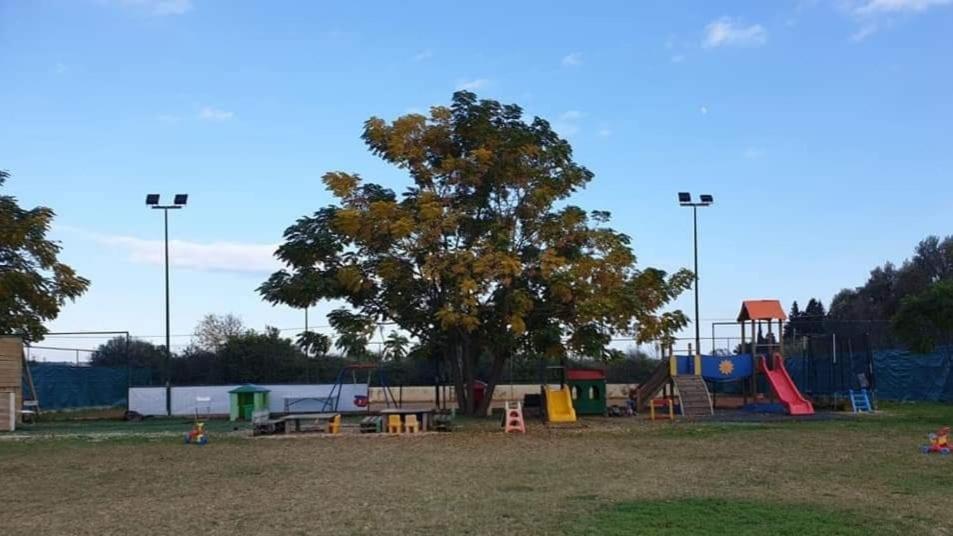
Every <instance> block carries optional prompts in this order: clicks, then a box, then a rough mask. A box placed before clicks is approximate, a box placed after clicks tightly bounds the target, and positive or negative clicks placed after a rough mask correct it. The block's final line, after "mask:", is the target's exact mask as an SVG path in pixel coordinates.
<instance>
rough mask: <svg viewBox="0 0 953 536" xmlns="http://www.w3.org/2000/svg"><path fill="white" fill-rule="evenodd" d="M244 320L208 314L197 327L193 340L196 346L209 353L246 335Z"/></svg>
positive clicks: (229, 315) (226, 315)
mask: <svg viewBox="0 0 953 536" xmlns="http://www.w3.org/2000/svg"><path fill="white" fill-rule="evenodd" d="M247 331H248V329H246V328H245V325H244V324H243V323H242V319H241V318H238V317H237V316H235V315H233V314H224V315H216V314H207V315H205V316H203V317H202V320H199V323H198V325H196V326H195V332H194V333H193V339H194V343H195V345H196V346H198V347H199V348H201V349H202V350H205V351H208V352H214V351H216V350H218V349H219V348H221V347H222V345H223V344H225V342H226V341H228V339H230V338H232V337H237V336H239V335H242V334H243V333H246V332H247Z"/></svg>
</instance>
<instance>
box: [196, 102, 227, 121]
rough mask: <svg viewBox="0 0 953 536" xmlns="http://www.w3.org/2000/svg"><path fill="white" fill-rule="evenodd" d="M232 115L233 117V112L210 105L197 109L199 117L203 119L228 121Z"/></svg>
mask: <svg viewBox="0 0 953 536" xmlns="http://www.w3.org/2000/svg"><path fill="white" fill-rule="evenodd" d="M233 117H235V113H234V112H229V111H226V110H221V109H219V108H214V107H212V106H203V107H202V109H201V110H199V119H202V120H204V121H228V120H229V119H231V118H233Z"/></svg>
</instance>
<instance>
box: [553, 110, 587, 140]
mask: <svg viewBox="0 0 953 536" xmlns="http://www.w3.org/2000/svg"><path fill="white" fill-rule="evenodd" d="M584 117H586V114H585V113H583V112H580V111H579V110H567V111H565V112H563V113H561V114H559V117H558V118H557V119H556V122H555V123H553V129H554V130H555V131H556V132H558V133H559V134H560V135H563V136H572V135H574V134H576V133H578V132H579V121H581V120H582V119H583V118H584Z"/></svg>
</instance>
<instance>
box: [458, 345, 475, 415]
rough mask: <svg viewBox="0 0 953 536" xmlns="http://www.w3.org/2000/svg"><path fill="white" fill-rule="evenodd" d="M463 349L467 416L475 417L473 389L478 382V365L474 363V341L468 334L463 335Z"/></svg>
mask: <svg viewBox="0 0 953 536" xmlns="http://www.w3.org/2000/svg"><path fill="white" fill-rule="evenodd" d="M462 347H463V348H462V350H463V351H462V352H461V354H462V357H463V380H464V383H465V384H466V389H467V397H466V408H465V413H466V414H467V415H473V414H474V413H473V410H474V400H473V398H474V396H473V395H474V392H473V389H474V387H475V386H476V382H475V381H474V380H475V379H476V378H475V373H476V371H475V370H474V369H475V368H476V366H475V365H476V363H474V359H473V340H472V339H471V338H470V336H469V335H467V334H464V335H463V344H462Z"/></svg>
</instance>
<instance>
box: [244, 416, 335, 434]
mask: <svg viewBox="0 0 953 536" xmlns="http://www.w3.org/2000/svg"><path fill="white" fill-rule="evenodd" d="M339 415H340V413H297V414H292V415H282V416H281V417H278V418H275V419H272V418H270V415H269V414H268V413H267V412H264V411H262V412H260V414H259V412H256V414H254V415H252V425H253V428H252V435H256V436H257V435H268V434H275V433H279V432H284V433H285V434H292V433H299V432H303V431H305V432H316V431H322V430H325V429H327V427H326V426H322V424H326V423H327V422H328V421H331V420H333V419H334V418H335V417H337V416H339ZM302 423H305V427H304V428H302V426H301V425H302ZM309 424H310V426H309Z"/></svg>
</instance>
